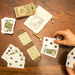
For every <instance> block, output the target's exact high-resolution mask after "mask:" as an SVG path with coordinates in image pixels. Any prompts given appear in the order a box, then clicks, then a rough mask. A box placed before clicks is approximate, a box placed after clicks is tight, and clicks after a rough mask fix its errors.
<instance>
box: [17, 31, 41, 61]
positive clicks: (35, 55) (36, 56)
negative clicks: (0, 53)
mask: <svg viewBox="0 0 75 75" xmlns="http://www.w3.org/2000/svg"><path fill="white" fill-rule="evenodd" d="M18 38H19V40H20V41H21V43H22V45H23V46H24V47H25V50H26V51H27V52H28V54H29V56H30V57H31V59H32V60H33V61H34V62H39V61H40V60H41V55H40V53H39V52H38V50H37V49H36V47H35V46H34V44H33V42H32V40H31V39H30V37H29V36H28V34H27V32H25V31H24V30H20V31H19V32H18Z"/></svg>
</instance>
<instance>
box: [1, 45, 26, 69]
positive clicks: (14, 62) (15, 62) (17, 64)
mask: <svg viewBox="0 0 75 75" xmlns="http://www.w3.org/2000/svg"><path fill="white" fill-rule="evenodd" d="M1 58H2V59H4V60H5V61H6V62H7V67H9V68H11V67H12V68H21V69H23V68H24V65H25V57H24V55H23V52H20V49H19V48H18V47H15V46H13V45H12V44H10V45H9V46H8V47H7V49H6V51H5V52H4V54H3V55H2V56H1Z"/></svg>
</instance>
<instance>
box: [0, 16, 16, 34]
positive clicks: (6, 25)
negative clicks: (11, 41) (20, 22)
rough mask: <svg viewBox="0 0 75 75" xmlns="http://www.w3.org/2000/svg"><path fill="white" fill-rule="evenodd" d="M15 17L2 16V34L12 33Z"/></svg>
mask: <svg viewBox="0 0 75 75" xmlns="http://www.w3.org/2000/svg"><path fill="white" fill-rule="evenodd" d="M15 21H16V20H15V19H13V18H7V17H4V18H3V19H1V26H2V27H1V28H2V30H1V33H2V34H13V32H14V31H13V29H14V25H15Z"/></svg>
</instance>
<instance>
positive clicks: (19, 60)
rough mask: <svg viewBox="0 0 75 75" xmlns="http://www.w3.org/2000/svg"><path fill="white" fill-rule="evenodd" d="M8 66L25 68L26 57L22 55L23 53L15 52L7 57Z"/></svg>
mask: <svg viewBox="0 0 75 75" xmlns="http://www.w3.org/2000/svg"><path fill="white" fill-rule="evenodd" d="M7 59H8V60H7V61H8V65H7V66H8V67H14V68H24V64H25V57H22V56H21V54H19V53H15V54H12V55H10V56H8V57H7Z"/></svg>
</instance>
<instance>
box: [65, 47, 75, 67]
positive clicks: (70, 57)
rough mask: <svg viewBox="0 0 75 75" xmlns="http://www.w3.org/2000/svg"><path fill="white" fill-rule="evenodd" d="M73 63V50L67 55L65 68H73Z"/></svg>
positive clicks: (74, 57) (74, 56)
mask: <svg viewBox="0 0 75 75" xmlns="http://www.w3.org/2000/svg"><path fill="white" fill-rule="evenodd" d="M73 63H75V48H73V49H72V50H71V52H70V53H69V54H68V55H67V61H66V67H70V68H74V67H73Z"/></svg>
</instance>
